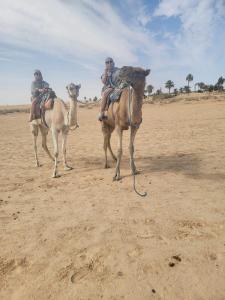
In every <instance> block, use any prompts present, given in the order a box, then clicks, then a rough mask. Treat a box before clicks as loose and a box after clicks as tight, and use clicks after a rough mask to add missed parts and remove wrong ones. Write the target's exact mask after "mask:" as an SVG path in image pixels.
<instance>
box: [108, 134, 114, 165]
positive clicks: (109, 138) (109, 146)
mask: <svg viewBox="0 0 225 300" xmlns="http://www.w3.org/2000/svg"><path fill="white" fill-rule="evenodd" d="M111 134H112V133H111V132H110V133H109V136H108V148H109V152H110V153H111V156H112V159H113V160H114V161H116V156H115V154H114V153H113V151H112V148H111V143H110V140H111Z"/></svg>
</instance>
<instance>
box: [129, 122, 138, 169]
mask: <svg viewBox="0 0 225 300" xmlns="http://www.w3.org/2000/svg"><path fill="white" fill-rule="evenodd" d="M137 130H138V128H137V127H134V126H131V128H130V131H131V132H130V145H129V150H130V167H131V172H132V174H138V173H139V172H138V171H137V169H136V166H135V163H134V139H135V135H136V133H137Z"/></svg>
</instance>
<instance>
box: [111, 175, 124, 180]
mask: <svg viewBox="0 0 225 300" xmlns="http://www.w3.org/2000/svg"><path fill="white" fill-rule="evenodd" d="M121 179H122V177H120V176H117V175H116V176H114V177H113V181H120V180H121Z"/></svg>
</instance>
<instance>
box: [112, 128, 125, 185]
mask: <svg viewBox="0 0 225 300" xmlns="http://www.w3.org/2000/svg"><path fill="white" fill-rule="evenodd" d="M116 132H117V134H118V136H119V145H118V146H119V147H118V151H117V162H116V172H115V176H114V177H113V180H120V179H121V177H120V162H121V157H122V153H123V148H122V139H123V131H122V130H121V128H119V127H117V128H116Z"/></svg>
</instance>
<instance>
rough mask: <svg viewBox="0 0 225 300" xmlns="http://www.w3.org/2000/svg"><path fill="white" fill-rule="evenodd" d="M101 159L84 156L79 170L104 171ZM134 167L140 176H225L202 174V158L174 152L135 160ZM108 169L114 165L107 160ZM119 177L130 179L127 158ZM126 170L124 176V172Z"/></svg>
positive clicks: (215, 179)
mask: <svg viewBox="0 0 225 300" xmlns="http://www.w3.org/2000/svg"><path fill="white" fill-rule="evenodd" d="M103 161H104V160H103V158H102V157H95V156H86V157H85V158H84V157H82V159H79V162H80V163H79V168H80V169H81V170H82V172H90V171H94V170H99V172H101V170H105V169H104V167H103ZM135 163H136V167H137V169H138V170H140V174H152V173H165V172H169V173H174V174H178V173H181V174H183V175H185V176H187V177H190V178H192V179H196V180H211V181H220V180H223V181H224V180H225V174H223V173H213V172H211V173H203V172H201V165H202V164H203V162H202V158H201V157H200V156H199V154H196V153H180V152H176V153H173V154H171V155H165V154H161V155H157V156H141V157H136V158H135ZM109 164H110V169H109V170H111V171H112V170H113V171H112V172H114V168H115V166H116V163H115V162H113V161H112V159H111V158H109ZM121 168H122V170H121V173H122V174H121V175H122V178H126V177H130V176H131V174H130V171H129V170H130V166H129V158H128V157H127V156H124V157H122V161H121ZM123 170H126V171H125V173H127V174H124V171H123Z"/></svg>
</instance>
